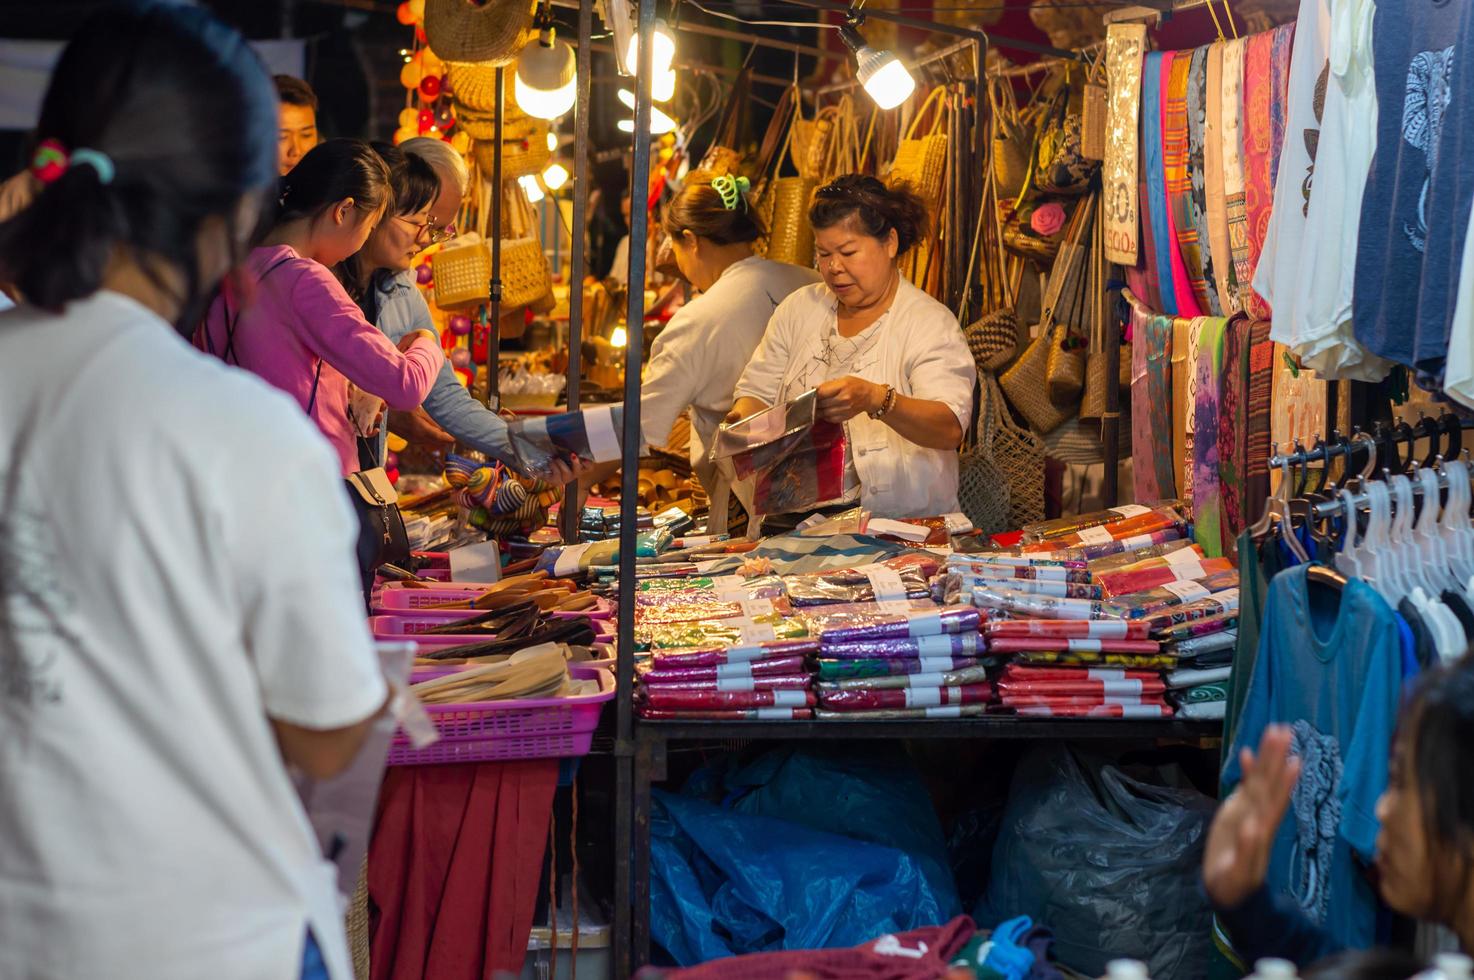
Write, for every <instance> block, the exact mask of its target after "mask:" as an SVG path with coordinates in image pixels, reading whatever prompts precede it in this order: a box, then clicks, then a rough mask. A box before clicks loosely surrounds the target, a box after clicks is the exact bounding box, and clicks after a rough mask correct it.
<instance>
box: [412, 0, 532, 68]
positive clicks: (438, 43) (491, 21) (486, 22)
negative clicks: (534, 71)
mask: <svg viewBox="0 0 1474 980" xmlns="http://www.w3.org/2000/svg"><path fill="white" fill-rule="evenodd" d="M534 7H535V0H484V2H477V3H472V2H471V0H426V3H425V39H426V41H428V42H429V45H430V50H431V51H434V52H435V55H436V57H438V58H439V59H440V60H441V61H477V62H484V63H486V64H489V65H491V66H492V67H496V66H497V65H509V64H511V63H512V62H514V61H516V60H517V55H518V54H520V53H521V51H522V46H523V45H524V44H525V43H526V42H527V40H528V37H529V36H530V35H531V34H532V14H533V8H534Z"/></svg>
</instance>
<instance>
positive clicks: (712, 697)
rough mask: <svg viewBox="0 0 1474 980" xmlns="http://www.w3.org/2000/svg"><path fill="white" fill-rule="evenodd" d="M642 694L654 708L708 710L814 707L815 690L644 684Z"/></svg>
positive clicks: (642, 697) (646, 702)
mask: <svg viewBox="0 0 1474 980" xmlns="http://www.w3.org/2000/svg"><path fill="white" fill-rule="evenodd" d="M640 697H641V699H642V700H643V701H644V703H645V704H648V705H649V706H650V707H652V708H664V709H666V710H669V711H709V710H712V709H723V708H812V707H813V706H814V694H813V692H812V691H665V690H662V689H659V688H649V687H643V688H641V689H640Z"/></svg>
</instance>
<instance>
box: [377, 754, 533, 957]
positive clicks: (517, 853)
mask: <svg viewBox="0 0 1474 980" xmlns="http://www.w3.org/2000/svg"><path fill="white" fill-rule="evenodd" d="M557 787H558V760H557V759H526V760H517V761H513V762H478V763H468V764H465V765H439V766H407V767H397V768H391V769H390V770H389V771H388V772H387V773H386V774H385V777H384V787H383V790H382V791H381V792H380V794H379V812H378V820H377V823H376V825H375V828H374V838H373V842H372V843H371V844H370V845H369V859H368V890H369V899H370V902H371V905H370V914H371V916H372V917H371V919H370V923H369V928H370V936H371V937H372V938H371V945H370V955H371V957H372V963H373V967H372V974H371V975H372V978H373V980H483V978H485V977H487V976H490V975H491V974H492V973H493V972H494V971H497V970H505V971H509V972H511V973H514V974H516V973H520V972H521V970H522V961H523V959H525V958H526V956H527V938H528V935H529V933H530V932H531V931H532V916H533V912H534V910H535V909H536V907H537V902H538V900H539V898H540V897H542V896H540V895H539V894H538V892H539V889H538V885H539V883H540V881H541V878H542V863H543V854H544V852H545V850H546V847H547V841H548V821H549V820H551V819H552V812H553V793H554V791H555V790H556V789H557Z"/></svg>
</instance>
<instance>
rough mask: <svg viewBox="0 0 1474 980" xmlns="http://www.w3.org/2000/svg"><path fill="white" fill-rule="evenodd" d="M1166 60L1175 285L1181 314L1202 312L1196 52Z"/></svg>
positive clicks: (1165, 147) (1166, 161)
mask: <svg viewBox="0 0 1474 980" xmlns="http://www.w3.org/2000/svg"><path fill="white" fill-rule="evenodd" d="M1163 64H1164V66H1165V67H1164V68H1163V74H1164V77H1165V83H1164V88H1165V90H1166V91H1165V97H1164V98H1163V100H1162V164H1163V167H1164V168H1165V169H1166V173H1167V221H1168V224H1169V225H1170V227H1171V233H1172V238H1171V240H1170V241H1169V242H1168V250H1169V252H1170V253H1171V254H1170V256H1169V258H1170V260H1171V262H1172V289H1173V293H1174V295H1175V296H1176V297H1177V311H1178V315H1179V316H1202V315H1203V306H1202V304H1200V303H1199V302H1198V294H1199V292H1200V291H1201V286H1199V285H1198V284H1199V283H1200V282H1201V281H1202V267H1201V264H1200V263H1201V259H1200V258H1199V255H1198V238H1197V229H1196V228H1195V227H1194V226H1193V223H1192V220H1191V218H1190V217H1189V213H1190V211H1191V209H1192V176H1191V173H1190V171H1189V167H1188V139H1187V89H1188V83H1189V79H1190V77H1191V74H1192V53H1191V52H1189V51H1177V52H1169V53H1168V55H1167V57H1166V59H1164V61H1163ZM1189 261H1191V265H1189Z"/></svg>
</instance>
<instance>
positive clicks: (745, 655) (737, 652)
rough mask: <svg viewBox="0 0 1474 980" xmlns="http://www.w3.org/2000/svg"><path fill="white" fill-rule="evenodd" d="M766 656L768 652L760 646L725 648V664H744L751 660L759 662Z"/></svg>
mask: <svg viewBox="0 0 1474 980" xmlns="http://www.w3.org/2000/svg"><path fill="white" fill-rule="evenodd" d="M767 655H768V651H767V650H765V649H763V648H762V647H760V646H738V647H728V648H727V654H726V656H727V663H729V664H737V663H746V662H748V661H751V660H761V659H763V658H764V657H766V656H767Z"/></svg>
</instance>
